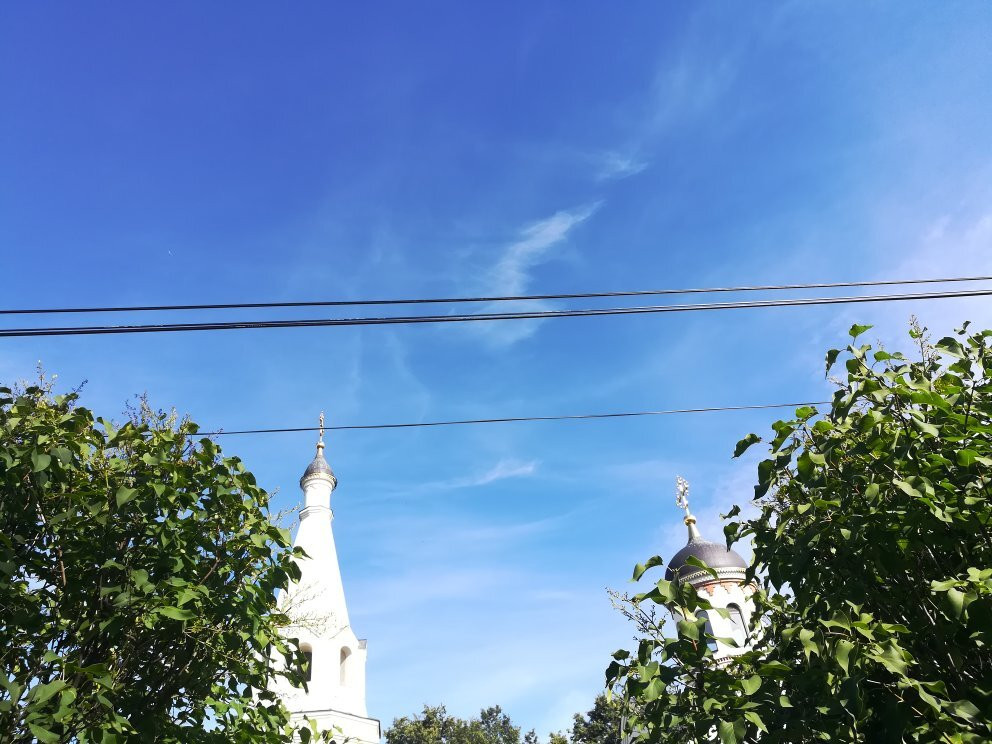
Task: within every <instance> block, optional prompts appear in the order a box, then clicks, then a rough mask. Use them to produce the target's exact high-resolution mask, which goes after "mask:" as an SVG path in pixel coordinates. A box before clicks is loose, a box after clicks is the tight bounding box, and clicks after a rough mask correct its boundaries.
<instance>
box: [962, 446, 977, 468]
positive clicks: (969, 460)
mask: <svg viewBox="0 0 992 744" xmlns="http://www.w3.org/2000/svg"><path fill="white" fill-rule="evenodd" d="M977 458H978V453H977V452H975V450H973V449H963V450H958V458H957V459H958V465H961V466H963V467H966V468H967V467H970V466H971V465H972V464H974V462H975V460H976V459H977Z"/></svg>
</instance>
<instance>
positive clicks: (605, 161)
mask: <svg viewBox="0 0 992 744" xmlns="http://www.w3.org/2000/svg"><path fill="white" fill-rule="evenodd" d="M648 165H649V163H648V161H647V160H643V159H641V158H639V157H637V156H636V155H625V154H623V153H621V152H616V151H611V152H607V153H604V154H603V155H602V157H601V158H600V159H599V172H598V173H597V174H596V180H597V181H619V180H621V179H624V178H630V177H631V176H636V175H637V174H638V173H640V172H642V171H643V170H645V169H646V168H647V167H648Z"/></svg>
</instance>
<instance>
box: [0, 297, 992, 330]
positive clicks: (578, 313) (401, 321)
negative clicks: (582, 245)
mask: <svg viewBox="0 0 992 744" xmlns="http://www.w3.org/2000/svg"><path fill="white" fill-rule="evenodd" d="M989 295H992V289H972V290H962V291H954V292H948V291H942V292H916V293H906V294H888V295H855V296H847V297H814V298H790V299H784V300H749V301H738V302H709V303H698V304H677V305H647V306H634V307H611V308H583V309H573V310H534V311H522V312H502V313H476V314H459V315H407V316H383V317H366V318H309V319H295V320H264V321H224V322H213V323H162V324H148V325H115V326H67V327H51V328H3V329H0V338H15V337H32V336H91V335H103V334H119V333H169V332H184V331H222V330H242V329H262V328H314V327H325V326H365V325H406V324H416V323H465V322H478V321H496V320H540V319H549V318H575V317H592V316H598V315H638V314H646V313H676V312H694V311H706V310H738V309H745V308H764V307H798V306H806V305H840V304H851V303H862V302H905V301H912V300H937V299H951V298H960V297H986V296H989Z"/></svg>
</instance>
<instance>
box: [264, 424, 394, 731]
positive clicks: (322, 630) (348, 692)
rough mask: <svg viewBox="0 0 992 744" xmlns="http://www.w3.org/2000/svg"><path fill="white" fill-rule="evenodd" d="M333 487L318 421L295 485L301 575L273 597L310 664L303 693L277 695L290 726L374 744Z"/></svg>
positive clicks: (284, 690) (286, 690)
mask: <svg viewBox="0 0 992 744" xmlns="http://www.w3.org/2000/svg"><path fill="white" fill-rule="evenodd" d="M337 484H338V481H337V478H336V477H335V476H334V472H333V471H332V470H331V467H330V466H329V465H328V464H327V460H325V459H324V414H321V415H320V438H319V440H318V442H317V454H316V455H315V456H314V458H313V462H311V463H310V465H309V466H308V467H307V469H306V471H305V472H304V473H303V477H302V478H300V488H301V489H302V490H303V510H302V511H301V512H300V527H299V529H298V530H297V532H296V538H295V540H294V541H293V546H294V547H300V548H303V550H304V551H305V552H306V554H307V556H309V557H308V558H305V559H303V560H301V561H300V572H301V573H302V576H301V577H300V580H299V582H297V583H295V584H293V585H291V586H290V587H289V589H287V590H286V591H285V592H283V593H282V595H280V597H279V605H280V607H281V608H282V609H283V610H284V611H285V612H286V613H287V614H288V615H289V617H290V618H291V620H292V621H293V626H292V627H291V629H290V630H289V633H291V634H292V635H293V636H295V637H296V638H299V641H300V648H301V650H302V651H303V653H304V654H305V655H306V656H307V657H308V659H309V660H310V670H309V675H308V676H309V681H308V683H307V684H308V689H307V690H306V691H304V690H303V689H299V688H293V687H290V686H288V685H287V684H285V682H283V683H282V684H281V685H280V687H279V688H278V689H277V692H278V693H279V694H280V696H281V697H282V699H283V702H284V703H285V705H286V707H287V708H289V710H290V712H291V713H293V718H294V720H300V719H303V718H312V719H314V720H315V721H316V722H317V724H318V727H319V728H320V729H332V728H337V729H339V730H340V734H338V735H336V736H335V740H336V741H339V742H343V741H350V742H354V743H355V744H378V742H379V740H380V738H381V733H382V732H381V729H380V726H379V721H378V720H376V719H375V718H369V715H368V710H367V709H366V707H365V658H366V653H367V652H366V645H365V640H364V639H359V638H358V636H356V635H355V631H354V630H353V629H352V627H351V622H350V621H349V619H348V605H347V604H346V602H345V598H344V585H343V584H342V583H341V569H340V567H339V566H338V554H337V550H336V548H335V547H334V533H333V532H332V530H331V522H332V521H333V519H334V512H333V511H331V493H332V492H333V491H334V488H335V487H336V486H337Z"/></svg>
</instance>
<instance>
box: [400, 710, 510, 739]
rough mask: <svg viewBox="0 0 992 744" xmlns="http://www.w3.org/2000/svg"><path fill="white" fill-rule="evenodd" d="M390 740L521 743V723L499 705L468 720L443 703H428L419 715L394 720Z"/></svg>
mask: <svg viewBox="0 0 992 744" xmlns="http://www.w3.org/2000/svg"><path fill="white" fill-rule="evenodd" d="M386 744H520V727H519V726H514V725H513V721H511V720H510V717H509V716H508V715H506V714H505V713H504V712H503V710H502V709H501V708H500V707H499V706H498V705H494V706H492V707H489V708H485V709H483V710H482V711H481V712H480V713H479V717H478V718H472V719H471V720H468V721H466V720H465V719H463V718H458V717H457V716H452V715H450V714H449V713H448V711H447V710H446V709H445V707H444V706H443V705H437V706H429V705H425V706H424V710H423V712H422V713H421V714H420V715H419V716H413V717H412V718H411V717H407V716H403V717H402V718H397V719H396V720H394V721H393V725H392V726H390V727H389V728H388V729H386Z"/></svg>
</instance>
